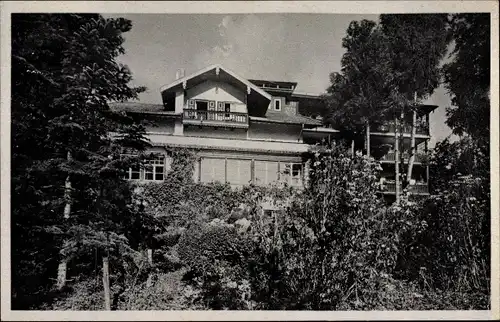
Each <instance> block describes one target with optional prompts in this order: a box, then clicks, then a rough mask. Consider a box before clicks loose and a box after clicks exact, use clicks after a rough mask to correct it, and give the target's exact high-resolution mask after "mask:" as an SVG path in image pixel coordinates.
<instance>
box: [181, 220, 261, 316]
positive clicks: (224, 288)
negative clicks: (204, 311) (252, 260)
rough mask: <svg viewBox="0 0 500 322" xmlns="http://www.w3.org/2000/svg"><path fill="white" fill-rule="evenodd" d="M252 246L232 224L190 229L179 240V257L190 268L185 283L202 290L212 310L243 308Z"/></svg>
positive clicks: (245, 304)
mask: <svg viewBox="0 0 500 322" xmlns="http://www.w3.org/2000/svg"><path fill="white" fill-rule="evenodd" d="M251 246H252V245H251V243H249V242H248V241H247V240H246V239H245V238H244V237H243V236H241V235H239V234H238V232H237V230H236V228H235V227H234V225H231V224H227V223H224V222H222V221H220V220H214V221H212V222H211V223H208V224H196V225H193V226H191V227H190V228H189V229H187V230H186V232H185V233H184V234H183V236H182V237H181V239H180V241H179V248H178V253H179V258H180V259H181V261H182V262H183V263H185V264H186V265H187V266H188V267H189V272H188V273H187V274H186V276H185V278H186V280H188V281H189V283H191V285H193V286H194V287H196V288H199V289H201V294H200V296H201V297H202V298H203V301H204V303H205V304H206V305H207V306H209V307H210V308H212V309H233V310H234V309H244V308H247V307H246V306H247V303H246V301H245V299H246V298H248V295H246V293H247V292H248V291H249V287H248V282H246V281H247V280H248V269H247V265H248V264H247V259H248V258H249V254H250V253H251V251H252V250H251Z"/></svg>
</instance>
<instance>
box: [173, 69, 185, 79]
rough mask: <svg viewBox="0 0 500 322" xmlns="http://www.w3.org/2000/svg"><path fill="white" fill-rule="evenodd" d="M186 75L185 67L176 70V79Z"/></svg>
mask: <svg viewBox="0 0 500 322" xmlns="http://www.w3.org/2000/svg"><path fill="white" fill-rule="evenodd" d="M182 77H184V68H179V69H178V70H177V72H175V80H178V79H179V78H182Z"/></svg>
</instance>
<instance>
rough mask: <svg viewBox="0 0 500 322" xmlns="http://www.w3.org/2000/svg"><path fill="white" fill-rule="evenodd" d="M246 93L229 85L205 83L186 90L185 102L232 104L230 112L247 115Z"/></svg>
mask: <svg viewBox="0 0 500 322" xmlns="http://www.w3.org/2000/svg"><path fill="white" fill-rule="evenodd" d="M246 95H247V92H246V91H243V90H240V89H238V88H236V87H234V86H232V85H230V84H227V83H222V82H215V81H211V80H209V81H206V82H204V83H201V84H199V85H196V86H195V87H192V88H190V89H188V90H186V100H188V99H200V100H209V101H217V102H227V103H232V105H231V112H240V113H248V112H247V105H246V97H247V96H246Z"/></svg>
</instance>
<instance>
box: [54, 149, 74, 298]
mask: <svg viewBox="0 0 500 322" xmlns="http://www.w3.org/2000/svg"><path fill="white" fill-rule="evenodd" d="M66 159H67V161H68V162H70V161H71V160H72V157H71V151H68V153H67V155H66ZM64 200H65V201H66V204H65V205H64V212H63V215H64V219H69V216H70V215H71V180H70V177H69V174H68V175H67V176H66V181H65V183H64ZM63 245H64V243H63ZM66 279H67V259H66V258H63V259H62V260H61V261H60V262H59V267H58V268H57V285H56V287H57V289H58V290H61V289H62V288H63V287H64V286H65V285H66Z"/></svg>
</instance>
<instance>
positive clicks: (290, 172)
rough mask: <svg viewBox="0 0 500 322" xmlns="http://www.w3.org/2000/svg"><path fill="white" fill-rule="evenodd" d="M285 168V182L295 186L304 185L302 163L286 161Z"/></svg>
mask: <svg viewBox="0 0 500 322" xmlns="http://www.w3.org/2000/svg"><path fill="white" fill-rule="evenodd" d="M283 168H284V169H283V181H284V182H286V183H288V184H289V185H291V186H294V187H298V186H302V164H300V163H284V164H283Z"/></svg>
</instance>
